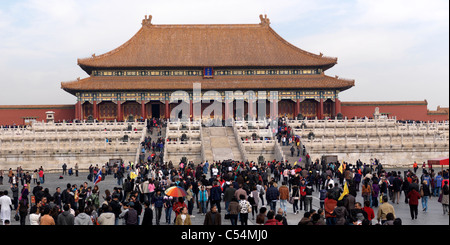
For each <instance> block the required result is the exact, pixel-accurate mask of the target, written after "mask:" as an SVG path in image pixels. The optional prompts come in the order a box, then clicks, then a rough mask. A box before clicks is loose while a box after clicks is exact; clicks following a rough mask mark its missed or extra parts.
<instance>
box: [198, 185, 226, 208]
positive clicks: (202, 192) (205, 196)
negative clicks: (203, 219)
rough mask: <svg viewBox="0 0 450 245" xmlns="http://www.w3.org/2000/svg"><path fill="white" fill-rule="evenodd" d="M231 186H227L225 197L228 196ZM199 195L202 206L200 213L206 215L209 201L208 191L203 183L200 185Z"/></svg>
mask: <svg viewBox="0 0 450 245" xmlns="http://www.w3.org/2000/svg"><path fill="white" fill-rule="evenodd" d="M230 188H231V187H229V188H227V190H226V193H225V195H224V199H225V197H227V192H228V189H230ZM198 196H199V202H200V207H201V208H200V213H201V214H202V215H206V205H207V202H208V191H207V190H206V187H205V186H204V185H202V186H201V187H200V191H199V193H198ZM231 196H232V195H231Z"/></svg>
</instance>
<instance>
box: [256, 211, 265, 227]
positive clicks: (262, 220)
mask: <svg viewBox="0 0 450 245" xmlns="http://www.w3.org/2000/svg"><path fill="white" fill-rule="evenodd" d="M266 212H267V208H266V207H261V208H260V209H259V214H258V215H257V216H256V224H257V225H264V224H265V223H266V222H267V214H266Z"/></svg>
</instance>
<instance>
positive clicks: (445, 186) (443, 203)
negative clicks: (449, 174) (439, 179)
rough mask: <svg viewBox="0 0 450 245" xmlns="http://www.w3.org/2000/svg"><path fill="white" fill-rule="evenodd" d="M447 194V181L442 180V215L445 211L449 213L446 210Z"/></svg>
mask: <svg viewBox="0 0 450 245" xmlns="http://www.w3.org/2000/svg"><path fill="white" fill-rule="evenodd" d="M448 194H449V185H448V181H447V182H444V184H443V187H442V189H441V195H442V198H441V204H442V209H443V211H444V215H445V214H446V213H447V215H448V214H449V212H448Z"/></svg>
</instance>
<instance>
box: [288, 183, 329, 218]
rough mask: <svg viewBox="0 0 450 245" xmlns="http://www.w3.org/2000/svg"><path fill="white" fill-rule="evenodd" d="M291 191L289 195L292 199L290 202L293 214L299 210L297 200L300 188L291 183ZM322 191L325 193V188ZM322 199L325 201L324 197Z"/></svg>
mask: <svg viewBox="0 0 450 245" xmlns="http://www.w3.org/2000/svg"><path fill="white" fill-rule="evenodd" d="M291 191H292V194H291V197H292V199H293V203H292V210H293V214H298V212H299V209H298V200H299V199H300V197H299V196H300V190H299V188H298V186H297V185H293V186H292V189H291ZM323 191H324V193H325V194H326V192H327V191H326V190H325V189H323ZM324 201H325V199H324ZM321 202H322V199H321Z"/></svg>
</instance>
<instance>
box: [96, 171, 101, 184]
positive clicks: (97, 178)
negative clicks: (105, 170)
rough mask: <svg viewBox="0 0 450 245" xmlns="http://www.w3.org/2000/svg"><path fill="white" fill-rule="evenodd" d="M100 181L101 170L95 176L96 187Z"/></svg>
mask: <svg viewBox="0 0 450 245" xmlns="http://www.w3.org/2000/svg"><path fill="white" fill-rule="evenodd" d="M100 181H102V170H99V171H98V173H97V175H96V176H95V179H94V185H96V184H98V183H99V182H100Z"/></svg>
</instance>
